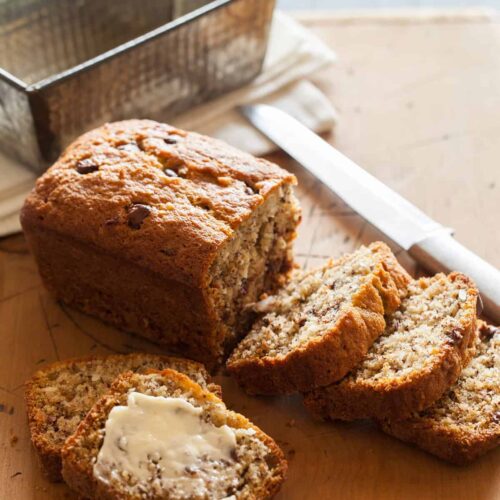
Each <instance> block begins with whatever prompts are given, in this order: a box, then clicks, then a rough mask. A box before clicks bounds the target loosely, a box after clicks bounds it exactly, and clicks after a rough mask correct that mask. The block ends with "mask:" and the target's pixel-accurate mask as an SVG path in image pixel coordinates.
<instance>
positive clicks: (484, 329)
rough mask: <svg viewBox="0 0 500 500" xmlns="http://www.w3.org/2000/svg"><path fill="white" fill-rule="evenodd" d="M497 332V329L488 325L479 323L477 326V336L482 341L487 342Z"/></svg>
mask: <svg viewBox="0 0 500 500" xmlns="http://www.w3.org/2000/svg"><path fill="white" fill-rule="evenodd" d="M498 330H499V327H497V326H493V325H488V323H481V324H480V325H479V336H480V337H481V338H482V339H484V340H489V339H491V338H492V337H493V335H495V333H496V332H497V331H498Z"/></svg>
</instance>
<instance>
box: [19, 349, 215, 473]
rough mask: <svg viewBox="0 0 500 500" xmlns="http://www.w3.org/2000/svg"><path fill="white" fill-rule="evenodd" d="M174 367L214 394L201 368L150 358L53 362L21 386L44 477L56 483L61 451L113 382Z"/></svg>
mask: <svg viewBox="0 0 500 500" xmlns="http://www.w3.org/2000/svg"><path fill="white" fill-rule="evenodd" d="M151 368H155V369H159V370H163V369H165V368H174V369H175V370H178V371H180V372H183V373H185V374H186V375H188V376H189V377H190V378H192V379H193V380H194V381H196V382H197V383H199V384H200V385H202V386H204V387H208V386H209V387H210V389H211V390H214V391H216V392H219V391H220V387H219V386H217V385H214V384H210V377H209V375H208V373H207V371H206V370H205V368H204V366H203V365H202V364H200V363H196V362H194V361H190V360H187V359H182V358H174V357H169V356H157V355H154V354H128V355H120V354H118V355H111V356H96V357H92V358H82V359H72V360H67V361H60V362H57V363H53V364H51V365H49V366H47V367H45V368H43V369H42V370H39V371H38V372H37V373H35V375H34V376H33V377H32V378H31V379H30V380H29V381H28V382H27V384H26V406H27V412H28V421H29V426H30V431H31V440H32V442H33V446H34V447H35V449H36V451H37V452H38V456H39V458H40V462H41V465H42V468H43V471H44V473H45V474H46V475H47V477H48V478H49V479H50V480H51V481H61V480H62V477H61V448H62V446H63V444H64V442H65V441H66V438H67V437H68V436H70V435H71V434H73V432H74V431H75V430H76V428H77V426H78V424H79V423H80V422H81V421H82V420H83V418H84V417H85V415H86V414H87V412H88V411H89V410H90V408H92V406H93V405H94V403H95V402H96V401H97V400H98V399H99V398H100V397H101V396H102V394H104V392H106V391H107V390H108V389H109V387H110V386H111V384H112V382H113V381H114V380H115V378H116V377H117V376H118V375H119V374H120V373H123V372H126V371H129V370H130V371H144V370H146V369H151Z"/></svg>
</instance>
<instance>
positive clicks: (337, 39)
mask: <svg viewBox="0 0 500 500" xmlns="http://www.w3.org/2000/svg"><path fill="white" fill-rule="evenodd" d="M304 22H305V24H306V25H307V26H309V27H310V28H311V29H312V30H313V31H315V32H316V33H317V34H318V35H319V36H320V37H321V38H322V39H323V40H325V41H326V42H327V43H328V44H330V45H331V46H332V47H334V48H335V50H336V51H337V53H338V55H339V63H338V64H337V65H336V67H335V68H332V69H329V70H327V71H324V72H323V73H322V74H320V75H315V76H314V78H313V79H314V81H315V82H316V83H317V84H318V85H319V86H320V87H321V88H322V89H323V91H324V92H325V93H327V95H328V96H329V97H330V98H331V100H332V102H333V103H334V104H335V105H336V106H337V108H338V110H339V115H340V121H339V125H338V127H337V129H336V131H335V133H334V134H333V136H332V137H331V138H330V139H331V140H332V142H333V143H334V144H335V145H336V146H337V147H338V148H340V149H341V150H342V151H344V152H345V153H347V154H348V155H350V156H351V157H352V158H353V159H354V160H356V161H358V162H359V163H360V164H361V165H363V166H364V167H366V168H367V170H369V171H370V172H372V173H373V174H375V175H376V176H378V177H379V178H380V179H381V180H382V181H384V182H386V183H387V184H388V185H390V186H391V187H393V188H394V189H396V190H397V191H399V192H400V193H401V194H402V195H404V196H406V197H407V198H408V199H410V200H411V201H412V202H414V203H415V204H417V205H418V206H419V207H420V208H422V209H423V210H425V211H426V212H427V213H428V214H429V215H431V216H432V217H434V218H436V219H437V220H438V221H439V222H441V223H443V224H446V225H449V226H451V227H454V228H455V229H456V236H457V238H458V239H459V240H460V241H461V242H462V243H464V244H466V245H467V246H469V247H470V248H471V249H472V250H474V251H476V252H477V253H478V254H479V255H481V256H482V257H484V258H485V259H487V260H489V261H490V262H491V263H493V264H495V265H496V266H499V265H500V252H499V248H500V231H499V222H498V220H499V216H500V203H499V198H500V196H499V193H500V166H499V158H500V141H499V140H498V135H499V132H500V119H499V111H500V59H499V57H498V54H499V53H500V24H499V23H498V21H497V20H495V19H490V18H488V17H484V16H470V17H469V16H458V17H457V16H456V15H453V16H439V17H437V18H436V17H432V16H426V17H425V18H416V17H415V16H413V15H403V16H397V17H394V16H391V17H388V18H385V17H381V16H370V15H365V16H361V17H359V16H356V17H346V16H342V17H336V16H333V15H331V16H325V15H321V16H315V15H308V16H307V17H306V18H305V21H304ZM272 159H274V160H275V161H277V162H278V163H280V164H282V165H284V166H285V167H287V168H289V169H291V170H292V171H294V172H295V173H296V174H297V176H298V177H299V182H300V187H299V190H298V193H299V196H300V199H301V202H302V206H303V210H304V221H303V223H302V226H301V228H300V234H299V238H298V241H297V244H296V252H297V255H298V260H299V262H300V263H301V264H303V265H304V266H306V267H310V266H315V265H317V264H321V263H322V262H324V260H325V259H327V258H329V257H331V256H337V255H339V254H341V253H342V252H345V251H350V250H352V249H353V248H355V247H357V246H358V245H359V244H360V243H365V242H370V241H373V240H376V239H381V235H380V234H378V233H377V231H376V230H375V229H373V228H372V227H371V226H369V225H368V224H366V223H365V222H364V221H363V220H361V219H360V218H359V217H358V216H357V215H355V214H354V213H353V212H352V211H351V210H350V209H349V208H348V207H346V206H345V205H343V204H342V203H341V202H340V201H339V200H338V199H335V197H333V196H332V195H331V194H329V193H328V192H327V191H326V190H325V189H324V188H322V187H321V186H320V185H319V184H318V183H317V182H315V181H314V179H312V178H311V177H309V176H308V175H306V174H305V173H304V172H303V171H302V170H301V168H300V167H298V166H297V165H295V164H294V163H293V162H292V161H290V160H289V159H287V158H286V157H285V156H284V155H282V154H276V155H273V158H272ZM395 250H396V251H397V252H398V256H399V257H400V259H401V260H402V262H403V263H404V265H405V266H406V267H407V268H408V269H409V270H410V271H411V272H412V273H419V270H418V269H417V268H416V266H415V265H414V263H413V262H412V261H411V260H410V259H409V258H408V257H407V256H406V255H405V254H404V253H402V252H400V251H399V250H398V249H397V248H395ZM0 332H1V336H0V356H1V363H0V452H1V453H0V498H1V499H37V500H38V499H40V500H48V499H63V498H68V499H70V498H73V496H72V494H71V493H70V492H69V490H68V489H67V488H66V486H65V485H63V484H59V485H53V484H50V483H48V482H47V481H46V480H45V479H44V478H43V476H42V475H41V473H40V470H39V468H38V465H37V461H36V456H35V454H34V452H33V451H32V449H31V446H30V441H29V433H28V428H27V425H26V416H25V408H24V403H23V383H24V381H25V380H26V379H27V378H28V377H29V376H30V374H31V373H32V372H33V371H34V370H36V369H37V368H39V367H42V366H44V365H45V364H47V363H49V362H52V361H55V360H57V359H65V358H68V357H72V356H80V355H84V354H87V353H109V352H130V351H136V350H148V351H158V348H157V347H155V346H153V345H152V344H149V343H147V342H146V341H143V340H140V339H138V338H136V337H133V336H131V335H127V334H125V333H122V332H118V331H116V330H114V329H112V328H110V327H107V326H105V325H103V324H101V323H100V322H99V321H97V320H94V319H92V318H89V317H86V316H84V315H83V314H80V313H78V312H76V311H73V310H71V309H67V308H65V307H61V306H60V305H58V304H57V303H55V302H54V300H53V299H52V298H51V297H50V296H49V295H48V293H47V292H46V291H45V289H44V288H43V287H42V285H41V282H40V279H39V277H38V274H37V270H36V268H35V265H34V263H33V260H32V258H31V257H30V255H29V253H28V251H27V248H26V245H25V242H24V239H23V237H22V236H20V235H18V236H14V237H10V238H5V239H3V240H0ZM218 381H219V382H220V383H221V384H222V385H223V389H224V399H225V400H226V402H227V404H228V406H229V407H231V408H233V409H235V410H237V411H240V412H242V413H244V414H245V415H247V416H248V417H249V418H250V419H252V420H253V421H254V422H255V423H256V424H257V425H259V426H261V427H262V428H263V429H264V430H265V431H266V432H268V433H269V434H270V435H271V436H273V437H274V438H275V439H277V441H278V442H279V443H280V444H281V446H282V447H283V449H284V451H285V452H286V454H287V456H288V459H289V463H290V469H289V477H288V480H287V482H286V484H285V486H284V488H283V490H282V492H281V493H280V494H279V496H278V498H279V499H280V500H284V499H287V500H301V499H367V500H369V499H394V500H396V499H397V500H404V499H436V498H440V499H453V500H461V499H464V500H465V499H467V500H474V499H481V500H482V499H494V498H500V460H499V459H500V452H499V451H498V450H496V451H495V452H493V453H490V454H489V455H487V456H486V457H484V458H482V459H480V460H479V461H477V462H476V463H474V464H472V465H470V466H468V467H465V468H458V467H454V466H450V465H447V464H445V463H443V462H441V461H439V460H437V459H435V458H433V457H431V456H429V455H427V454H425V453H423V452H421V451H418V450H415V449H413V448H411V447H409V446H406V445H404V444H402V443H400V442H398V441H396V440H394V439H392V438H390V437H388V436H385V435H384V434H382V433H380V432H378V431H377V430H376V429H375V428H374V427H373V426H372V425H371V424H370V423H368V422H361V423H352V424H347V423H335V424H332V423H329V424H327V423H317V422H314V421H313V420H311V419H310V418H309V417H308V416H307V414H306V413H305V412H304V410H303V409H302V406H301V402H300V398H299V397H288V398H250V397H247V396H245V395H243V394H242V393H241V391H239V389H238V388H237V387H236V386H235V384H234V382H233V381H231V380H229V379H228V378H227V377H225V376H219V377H218Z"/></svg>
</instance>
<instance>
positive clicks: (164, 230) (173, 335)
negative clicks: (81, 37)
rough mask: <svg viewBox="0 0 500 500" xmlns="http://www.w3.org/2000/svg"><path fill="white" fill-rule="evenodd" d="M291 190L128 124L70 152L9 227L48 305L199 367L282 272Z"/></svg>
mask: <svg viewBox="0 0 500 500" xmlns="http://www.w3.org/2000/svg"><path fill="white" fill-rule="evenodd" d="M295 183H296V180H295V177H294V176H293V175H292V174H290V173H288V172H286V171H285V170H283V169H281V168H280V167H278V166H276V165H274V164H272V163H269V162H267V161H265V160H261V159H257V158H254V157H252V156H251V155H248V154H245V153H243V152H240V151H237V150H235V149H233V148H231V147H230V146H228V145H226V144H224V143H222V142H219V141H217V140H214V139H210V138H208V137H204V136H201V135H198V134H195V133H190V132H185V131H183V130H178V129H176V128H173V127H171V126H169V125H165V124H160V123H156V122H153V121H149V120H130V121H124V122H117V123H112V124H107V125H104V126H103V127H101V128H98V129H96V130H93V131H91V132H88V133H87V134H85V135H83V136H82V137H80V138H79V139H77V140H76V141H75V142H74V143H73V144H72V145H70V146H69V147H68V148H67V149H66V151H65V152H64V153H63V154H62V156H61V157H60V158H59V160H58V161H57V162H56V164H55V165H53V166H52V167H51V168H50V169H49V170H48V171H47V172H46V173H45V174H44V175H43V176H42V177H41V178H40V179H39V180H38V182H37V184H36V187H35V188H34V190H33V191H32V193H31V194H30V195H29V196H28V198H27V200H26V202H25V205H24V207H23V210H22V213H21V222H22V225H23V229H24V231H25V234H26V237H27V239H28V243H29V245H30V247H31V250H32V252H33V254H34V256H35V258H36V261H37V263H38V267H39V271H40V274H41V276H42V278H43V281H44V283H45V284H46V286H47V287H48V288H49V289H50V290H51V291H52V292H53V294H54V295H55V296H56V298H57V299H59V300H61V301H62V302H64V303H66V304H69V305H71V306H74V307H76V308H78V309H80V310H82V311H84V312H87V313H89V314H92V315H95V316H98V317H100V318H101V319H103V320H104V321H106V322H108V323H111V324H113V325H115V326H117V327H119V328H122V329H124V330H127V331H130V332H135V333H137V334H140V335H143V336H145V337H148V338H150V339H151V340H153V341H156V342H158V343H161V344H165V345H166V347H167V348H168V349H169V350H170V351H173V352H178V353H181V354H182V355H184V356H187V357H191V358H194V359H198V360H200V361H204V362H205V363H207V365H209V366H210V365H213V364H215V363H217V362H219V361H220V359H221V358H222V356H223V355H224V353H225V351H226V350H227V347H229V346H231V345H233V344H234V343H235V341H236V340H237V339H238V338H239V337H240V336H241V334H242V333H243V332H244V331H245V329H246V328H247V325H248V323H249V321H250V317H249V315H250V314H251V313H250V312H249V310H248V308H246V307H245V306H246V305H247V304H249V303H252V302H255V301H256V300H257V299H258V297H259V296H260V294H261V293H262V292H264V291H270V290H272V289H273V288H275V287H276V285H277V284H279V283H280V282H281V281H282V279H283V277H284V276H285V274H286V272H287V271H288V270H289V269H290V267H291V264H292V252H291V244H292V241H293V239H294V237H295V228H296V226H297V224H298V222H299V220H300V210H299V208H298V204H297V201H296V199H295V197H294V195H293V192H292V186H293V185H294V184H295Z"/></svg>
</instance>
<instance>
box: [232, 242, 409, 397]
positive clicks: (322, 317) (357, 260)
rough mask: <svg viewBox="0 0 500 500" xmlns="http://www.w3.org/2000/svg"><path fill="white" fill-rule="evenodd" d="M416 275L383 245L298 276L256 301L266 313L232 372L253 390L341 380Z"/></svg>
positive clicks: (236, 358)
mask: <svg viewBox="0 0 500 500" xmlns="http://www.w3.org/2000/svg"><path fill="white" fill-rule="evenodd" d="M409 281H410V277H409V276H408V274H407V273H406V271H405V270H404V269H403V268H402V267H401V266H400V265H399V264H398V262H397V260H396V258H395V257H394V255H393V254H392V252H391V250H390V249H389V248H388V247H387V246H386V245H385V244H384V243H380V242H377V243H373V244H371V245H370V246H369V247H364V246H363V247H361V248H360V249H358V250H357V251H356V252H354V253H352V254H348V255H344V256H343V257H342V258H340V259H339V260H337V261H332V262H330V263H329V264H327V265H326V266H325V267H323V268H320V269H316V270H314V271H309V272H306V273H298V275H297V276H296V277H295V278H294V279H292V280H291V282H290V283H289V284H288V286H286V287H285V288H283V289H282V290H281V291H280V292H279V293H278V294H277V295H275V296H270V297H267V298H265V299H264V300H262V301H261V302H260V303H257V304H256V306H255V309H256V310H257V312H261V313H264V315H263V316H262V317H261V318H260V319H258V320H257V321H256V323H255V324H254V325H253V327H252V329H251V331H250V333H249V334H248V335H247V337H245V339H243V341H242V342H241V343H240V344H239V345H238V346H237V348H236V349H235V350H234V351H233V353H232V355H231V356H230V358H229V360H228V362H227V369H228V371H229V372H230V374H232V375H234V376H235V377H236V378H237V380H238V382H239V384H240V385H241V386H242V387H243V388H244V389H245V390H246V391H247V392H248V393H250V394H267V395H272V394H285V393H291V392H294V391H307V390H310V389H312V388H314V387H320V386H323V385H327V384H330V383H332V382H334V381H336V380H339V379H340V378H342V377H343V376H344V375H345V374H346V373H347V372H348V371H349V370H351V369H352V368H353V367H354V366H355V365H356V364H357V363H359V361H361V359H362V358H363V357H364V356H365V354H366V353H367V351H368V349H369V348H370V346H371V344H372V343H373V341H374V340H375V339H376V338H377V337H378V336H379V335H380V334H381V333H382V332H383V331H384V328H385V321H384V315H385V314H389V313H392V312H393V311H394V310H395V309H397V307H398V306H399V304H400V298H401V296H402V295H404V293H405V291H406V286H407V284H408V282H409Z"/></svg>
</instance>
